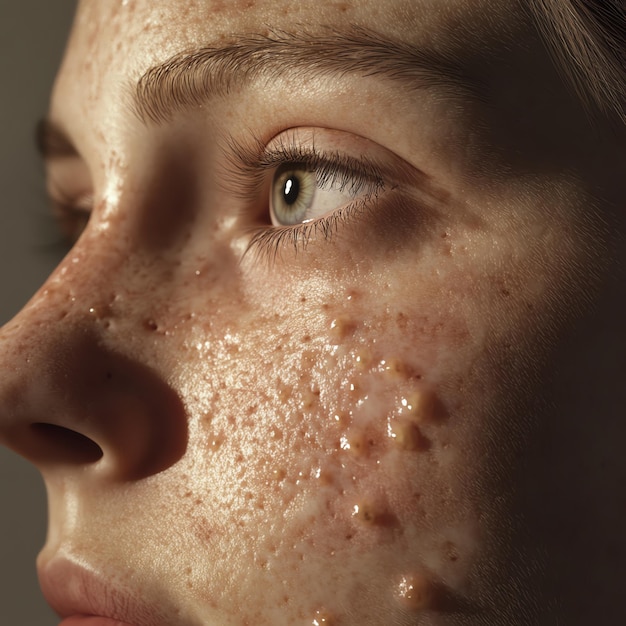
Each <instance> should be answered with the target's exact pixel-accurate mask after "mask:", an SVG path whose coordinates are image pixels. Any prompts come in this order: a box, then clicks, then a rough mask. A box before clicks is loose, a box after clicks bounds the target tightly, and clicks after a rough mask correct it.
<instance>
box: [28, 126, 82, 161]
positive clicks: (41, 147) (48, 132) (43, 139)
mask: <svg viewBox="0 0 626 626" xmlns="http://www.w3.org/2000/svg"><path fill="white" fill-rule="evenodd" d="M35 145H36V146H37V151H38V152H39V154H40V155H41V156H42V157H43V158H44V159H47V160H48V159H58V158H64V157H77V156H79V154H78V150H77V149H76V148H75V147H74V144H73V143H72V142H71V141H70V139H69V138H68V136H67V135H66V134H65V132H64V131H63V130H62V129H61V127H60V126H58V125H57V124H55V123H54V122H53V121H52V120H50V119H48V118H43V119H41V120H39V121H38V122H37V125H36V126H35Z"/></svg>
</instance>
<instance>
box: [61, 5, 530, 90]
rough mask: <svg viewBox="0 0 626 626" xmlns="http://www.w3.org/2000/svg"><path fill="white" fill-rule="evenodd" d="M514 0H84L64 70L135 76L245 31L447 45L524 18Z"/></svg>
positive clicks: (507, 26) (500, 30) (494, 31)
mask: <svg viewBox="0 0 626 626" xmlns="http://www.w3.org/2000/svg"><path fill="white" fill-rule="evenodd" d="M520 18H521V11H520V10H519V8H518V7H517V6H516V3H515V2H514V1H513V0H502V1H500V2H493V1H492V0H471V1H470V0H382V1H373V0H368V1H358V2H355V1H351V0H319V2H315V3H293V2H291V1H289V0H228V1H226V0H167V1H166V0H157V1H154V0H116V1H112V2H106V3H105V2H91V1H85V0H81V2H80V3H79V8H78V13H77V19H76V23H75V28H74V31H73V35H72V38H71V42H70V44H71V45H70V50H71V51H73V52H75V54H74V55H73V57H72V59H71V60H74V63H72V64H66V68H65V69H66V70H71V71H72V73H73V72H75V71H82V72H90V71H91V72H92V75H91V76H88V78H91V79H95V78H97V76H95V75H93V72H97V73H98V74H99V75H100V76H101V75H102V74H103V73H106V72H108V73H111V74H114V75H117V76H119V75H120V74H124V75H126V76H135V77H138V76H139V75H141V73H142V72H144V71H145V70H146V69H147V68H148V67H150V66H151V65H155V64H158V63H160V62H163V61H164V60H165V59H167V58H168V57H169V56H171V55H173V54H175V53H178V52H180V51H181V50H185V49H190V48H193V47H198V46H202V45H216V44H219V43H220V42H222V41H226V40H231V39H233V38H234V37H236V35H238V34H242V33H255V34H265V33H267V32H268V31H270V30H273V29H280V30H287V31H298V30H303V29H306V30H307V31H309V32H315V31H316V30H317V29H323V28H325V27H328V26H332V27H334V28H339V29H341V28H342V27H348V26H350V27H352V26H365V27H368V28H372V29H375V30H376V31H378V32H380V33H381V34H383V35H386V36H389V37H391V38H393V39H395V40H403V41H407V42H411V43H415V44H418V45H428V46H433V47H443V46H447V45H450V44H455V45H462V43H463V40H464V39H470V38H473V39H476V38H480V37H484V36H487V35H489V36H494V35H496V34H498V33H499V34H500V35H502V34H504V33H505V32H506V31H510V30H511V29H512V27H513V25H514V24H515V23H518V22H520Z"/></svg>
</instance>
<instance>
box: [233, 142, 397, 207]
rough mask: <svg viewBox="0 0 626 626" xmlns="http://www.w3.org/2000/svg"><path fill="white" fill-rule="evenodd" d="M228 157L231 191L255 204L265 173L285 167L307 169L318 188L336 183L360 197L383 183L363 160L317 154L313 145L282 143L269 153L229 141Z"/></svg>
mask: <svg viewBox="0 0 626 626" xmlns="http://www.w3.org/2000/svg"><path fill="white" fill-rule="evenodd" d="M228 154H229V155H230V157H229V159H228V165H227V167H226V172H225V173H226V174H227V177H226V178H225V179H224V180H229V182H230V183H231V184H232V182H233V181H234V183H235V184H234V189H231V188H230V185H229V191H231V192H232V191H234V192H235V193H237V195H238V196H240V197H241V198H243V199H244V200H255V199H257V198H258V195H257V194H258V193H259V191H260V190H261V188H262V187H263V185H264V183H265V180H266V172H267V170H272V169H275V168H277V167H278V166H280V165H283V164H285V163H294V164H300V165H305V166H307V167H308V168H309V169H310V170H311V171H315V172H316V173H317V180H318V183H319V184H322V185H324V184H328V183H329V182H331V181H332V182H333V183H335V184H337V183H339V190H340V191H345V189H346V187H348V185H350V189H349V191H350V192H351V193H359V191H361V189H362V188H363V187H364V186H365V185H371V186H372V187H374V188H378V189H382V188H383V187H384V185H385V180H384V177H383V175H382V169H381V167H379V166H378V165H377V164H376V163H375V162H373V161H371V160H370V159H367V158H365V157H361V158H354V157H352V156H349V155H347V154H343V153H341V152H339V151H331V152H329V151H319V150H318V149H317V148H316V146H315V143H314V142H313V143H312V145H311V146H303V145H301V144H299V143H297V142H296V141H295V139H294V140H291V141H289V142H287V141H286V140H285V139H281V141H280V142H279V143H278V144H277V145H276V146H272V148H271V149H268V148H267V147H266V146H265V145H264V144H263V142H261V141H256V140H253V141H252V142H248V143H240V142H236V141H235V140H234V139H231V140H230V141H229V151H228Z"/></svg>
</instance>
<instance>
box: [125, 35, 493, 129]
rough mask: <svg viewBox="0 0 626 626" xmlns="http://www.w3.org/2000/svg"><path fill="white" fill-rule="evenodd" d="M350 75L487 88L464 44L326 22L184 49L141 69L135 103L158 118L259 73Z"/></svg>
mask: <svg viewBox="0 0 626 626" xmlns="http://www.w3.org/2000/svg"><path fill="white" fill-rule="evenodd" d="M353 74H357V75H362V76H367V77H381V78H384V79H388V80H392V81H398V82H400V83H402V84H403V85H404V86H405V87H408V88H410V89H415V88H436V89H439V90H442V91H443V90H446V91H447V92H449V94H450V95H452V96H455V97H458V96H459V95H460V96H461V97H462V96H466V97H470V98H471V99H472V100H482V98H481V94H482V93H484V89H483V88H482V86H481V85H480V84H479V81H478V80H477V79H476V78H475V77H472V76H470V75H468V73H467V71H466V70H465V69H464V68H463V65H462V52H461V51H457V52H452V51H441V50H439V51H436V50H434V49H432V48H426V47H417V46H414V45H411V44H408V43H406V42H398V41H393V40H391V39H388V38H387V37H385V36H383V35H381V34H380V33H377V32H375V31H373V30H370V29H366V28H362V27H352V28H350V29H349V30H347V31H338V30H335V29H326V30H325V31H324V32H323V34H321V35H320V34H309V33H306V32H299V33H289V32H285V31H278V30H273V31H271V32H270V34H269V35H254V34H253V35H243V36H239V37H236V38H234V40H233V42H232V43H230V44H227V45H224V46H207V47H202V48H199V49H196V50H193V51H189V52H182V53H179V54H177V55H175V56H173V57H172V58H170V59H169V60H168V61H166V62H164V63H162V64H160V65H156V66H154V67H152V68H150V69H149V70H148V71H146V72H145V73H144V74H143V75H142V76H141V78H140V79H139V81H138V82H137V85H136V87H135V90H134V98H133V100H134V102H133V104H134V109H135V112H136V114H137V115H138V117H139V118H140V119H141V120H142V121H143V122H144V123H150V122H152V123H156V124H160V123H163V122H166V121H168V120H170V119H171V118H172V117H173V116H174V115H175V114H176V113H177V112H180V111H182V110H186V109H191V108H197V107H201V106H202V105H203V104H206V102H207V101H208V100H210V99H211V98H213V97H220V96H225V95H228V94H229V93H231V92H233V91H235V90H238V89H240V88H242V87H244V86H245V85H246V84H249V83H250V81H253V80H255V79H256V80H258V79H261V80H266V81H268V82H271V81H272V80H275V79H278V78H282V77H290V78H293V79H298V78H300V79H302V80H310V79H311V77H312V76H316V75H317V76H320V75H321V76H332V77H342V76H345V75H353Z"/></svg>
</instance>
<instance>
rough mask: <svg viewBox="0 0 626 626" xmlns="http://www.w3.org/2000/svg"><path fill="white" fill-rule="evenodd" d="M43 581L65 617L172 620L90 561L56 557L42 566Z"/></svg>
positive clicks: (143, 623)
mask: <svg viewBox="0 0 626 626" xmlns="http://www.w3.org/2000/svg"><path fill="white" fill-rule="evenodd" d="M39 583H40V585H41V590H42V592H43V595H44V597H45V599H46V601H47V602H48V604H49V605H50V606H51V607H52V609H53V610H54V611H56V612H57V613H58V614H59V615H60V616H61V617H62V618H65V617H69V616H72V615H95V616H98V617H107V618H109V619H112V620H117V621H120V622H123V623H125V624H132V625H133V626H163V624H167V623H168V621H167V620H165V619H164V618H163V616H162V615H159V614H158V613H157V611H156V609H155V607H154V606H150V605H148V604H146V603H145V602H144V601H142V599H141V597H140V596H139V594H138V593H133V592H132V591H131V590H130V589H126V588H124V586H123V585H120V584H117V583H114V582H112V580H111V579H108V578H107V577H106V576H105V575H104V574H103V573H101V572H100V571H98V569H97V568H95V567H92V566H90V565H89V564H87V563H81V562H77V561H74V560H72V559H68V558H65V557H53V558H52V559H51V560H50V561H48V562H46V563H44V564H42V565H41V566H40V567H39Z"/></svg>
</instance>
